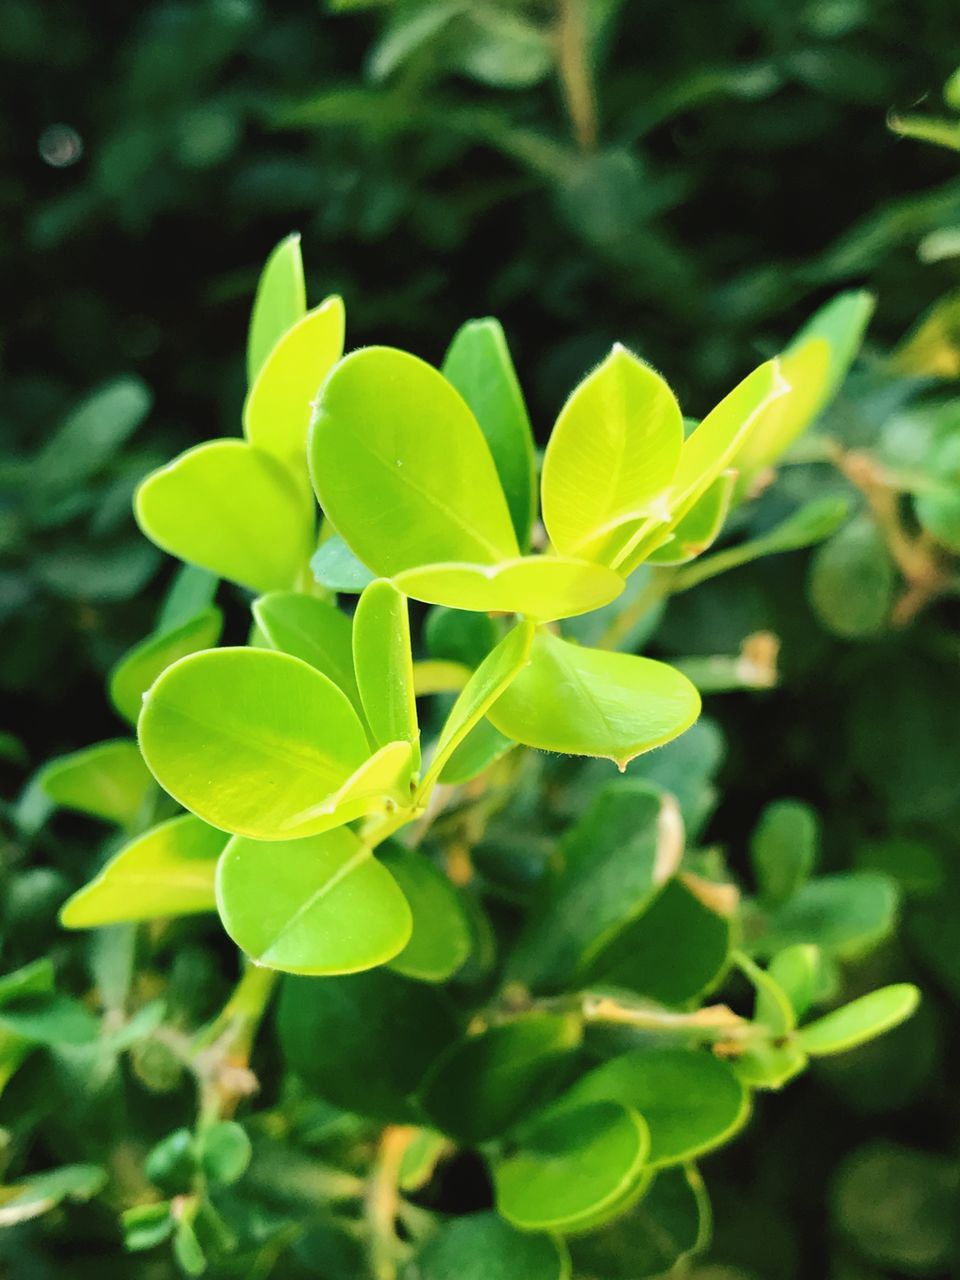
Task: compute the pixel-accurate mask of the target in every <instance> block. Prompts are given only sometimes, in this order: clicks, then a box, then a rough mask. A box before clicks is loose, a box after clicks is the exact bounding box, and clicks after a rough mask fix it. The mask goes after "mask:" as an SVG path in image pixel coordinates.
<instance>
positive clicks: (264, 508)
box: [134, 440, 313, 591]
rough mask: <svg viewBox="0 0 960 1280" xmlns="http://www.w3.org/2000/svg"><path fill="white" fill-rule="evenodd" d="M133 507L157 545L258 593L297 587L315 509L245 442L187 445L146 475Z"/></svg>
mask: <svg viewBox="0 0 960 1280" xmlns="http://www.w3.org/2000/svg"><path fill="white" fill-rule="evenodd" d="M134 510H135V512H136V517H137V522H138V524H139V525H140V528H141V529H142V530H143V532H144V533H145V534H146V535H147V537H148V538H150V539H151V541H153V542H155V543H156V544H157V546H158V547H161V548H162V549H163V550H164V551H168V552H169V553H170V554H171V555H174V556H179V558H180V559H181V560H188V561H190V563H192V564H197V565H201V566H202V567H203V568H205V569H210V570H211V571H212V572H213V573H216V574H218V575H219V576H220V577H221V578H229V579H230V581H231V582H236V583H239V584H240V586H242V587H249V588H250V589H251V590H252V591H275V590H278V589H282V588H286V587H291V586H293V584H294V582H295V581H296V579H297V577H298V575H299V573H300V571H301V570H302V569H303V567H304V566H305V565H306V562H307V557H308V556H309V554H310V545H309V544H310V536H311V533H312V527H313V513H312V511H310V509H309V506H308V504H307V502H306V500H305V498H304V496H303V495H302V494H301V493H299V492H298V491H297V486H296V482H295V480H294V479H293V478H292V476H291V475H290V474H289V473H288V471H287V470H286V468H285V467H283V466H282V465H281V464H280V463H279V462H278V461H277V460H276V458H273V457H271V456H270V455H269V454H267V453H263V452H262V451H261V450H260V449H254V448H253V447H252V446H251V445H249V444H247V443H246V442H245V441H243V440H211V441H210V442H209V443H208V444H201V445H198V446H197V447H196V448H195V449H188V450H187V452H186V453H182V454H181V455H180V456H179V458H175V459H174V460H173V462H171V463H169V464H168V465H167V466H165V467H161V468H160V470H159V471H154V472H153V473H152V474H151V475H149V476H147V478H146V480H144V482H143V484H141V486H140V488H139V489H138V490H137V495H136V499H135V503H134ZM264 530H269V536H265V535H264V532H263V531H264Z"/></svg>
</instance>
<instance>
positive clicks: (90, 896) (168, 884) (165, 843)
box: [60, 814, 227, 929]
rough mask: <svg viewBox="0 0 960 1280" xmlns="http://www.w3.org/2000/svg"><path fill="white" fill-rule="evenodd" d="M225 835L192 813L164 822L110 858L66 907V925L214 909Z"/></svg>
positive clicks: (62, 916) (91, 925) (63, 917)
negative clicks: (218, 870) (218, 863)
mask: <svg viewBox="0 0 960 1280" xmlns="http://www.w3.org/2000/svg"><path fill="white" fill-rule="evenodd" d="M226 840H227V837H226V836H225V835H224V833H223V832H222V831H217V830H216V829H215V828H213V827H209V826H207V824H206V823H205V822H201V821H200V819H199V818H195V817H194V816H193V815H192V814H184V815H181V816H180V817H179V818H172V819H171V820H170V821H169V822H162V823H161V824H160V825H159V826H157V827H153V828H152V829H151V830H150V831H147V832H146V833H145V834H144V835H142V836H139V837H138V838H137V839H136V840H133V841H132V842H131V843H130V844H128V845H126V846H125V847H124V848H123V849H121V850H120V852H119V853H118V854H115V856H114V857H112V858H111V859H110V861H109V862H108V863H107V865H106V866H105V867H104V868H103V870H102V871H101V872H100V873H99V874H98V875H97V876H96V877H95V878H94V879H93V880H91V882H90V883H89V884H88V885H85V886H84V887H83V888H82V889H81V890H80V891H79V892H78V893H75V894H74V895H73V897H72V898H70V900H69V901H68V902H67V904H66V905H65V906H64V908H63V910H62V911H61V913H60V921H61V923H62V924H63V925H64V926H65V927H66V928H68V929H92V928H99V927H100V926H102V925H106V924H116V923H118V922H121V921H127V920H154V919H157V918H160V917H163V916H183V915H192V914H193V913H194V912H198V911H213V910H215V908H216V899H215V895H214V888H213V883H214V876H215V874H216V869H217V859H218V858H219V856H220V854H221V852H222V851H223V846H224V844H225V843H226Z"/></svg>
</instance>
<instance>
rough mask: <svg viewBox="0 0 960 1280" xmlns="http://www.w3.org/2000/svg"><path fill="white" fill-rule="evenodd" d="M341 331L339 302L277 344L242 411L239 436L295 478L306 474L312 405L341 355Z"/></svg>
mask: <svg viewBox="0 0 960 1280" xmlns="http://www.w3.org/2000/svg"><path fill="white" fill-rule="evenodd" d="M343 329H344V313H343V300H342V299H341V298H338V297H336V296H334V297H331V298H327V299H326V300H325V301H324V302H322V303H321V304H320V306H319V307H316V308H315V309H314V310H313V311H311V312H310V313H309V314H308V315H305V316H304V317H303V318H302V319H301V320H298V321H297V323H296V324H294V325H293V327H292V328H291V329H289V330H288V331H287V332H286V333H285V334H284V335H283V336H282V337H281V338H280V340H279V342H277V344H276V346H275V347H274V348H273V350H272V351H271V352H270V354H269V356H268V357H267V359H266V360H265V361H264V363H263V366H262V367H261V369H260V372H259V373H258V374H257V377H256V381H255V382H254V384H253V386H252V387H251V388H250V392H249V394H248V396H247V400H246V403H245V404H244V406H243V434H244V435H245V436H246V437H247V439H248V440H249V441H250V443H251V444H252V445H256V446H257V448H258V449H263V450H265V451H266V452H267V453H272V454H273V455H274V456H275V457H277V458H279V459H280V461H281V462H284V463H286V465H287V466H288V467H290V469H291V471H292V472H293V473H294V475H297V476H300V475H302V474H303V475H305V472H306V466H307V430H308V428H309V426H310V418H311V417H312V415H313V402H314V400H315V399H316V396H317V392H318V391H319V390H320V386H321V384H322V382H323V380H324V378H325V377H326V376H327V374H328V373H329V372H330V370H331V369H332V368H333V366H334V365H335V364H336V363H337V361H338V360H339V359H340V357H341V356H342V355H343Z"/></svg>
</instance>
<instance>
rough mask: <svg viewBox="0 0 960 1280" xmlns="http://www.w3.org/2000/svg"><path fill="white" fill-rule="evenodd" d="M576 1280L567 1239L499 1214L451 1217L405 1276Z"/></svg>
mask: <svg viewBox="0 0 960 1280" xmlns="http://www.w3.org/2000/svg"><path fill="white" fill-rule="evenodd" d="M520 1276H522V1277H523V1280H570V1259H569V1257H568V1256H567V1252H566V1249H565V1248H564V1245H563V1242H562V1241H561V1240H558V1239H555V1238H553V1237H551V1236H547V1235H535V1234H533V1233H531V1232H528V1231H518V1230H517V1229H516V1228H515V1227H512V1226H511V1225H510V1224H509V1223H508V1222H504V1220H503V1219H502V1218H501V1217H500V1216H499V1214H496V1213H471V1214H468V1215H467V1216H466V1217H463V1218H452V1219H449V1220H448V1221H446V1222H445V1223H444V1224H443V1225H442V1226H441V1227H440V1230H439V1231H438V1232H437V1233H436V1234H435V1235H432V1236H431V1237H430V1239H429V1240H428V1241H427V1243H426V1245H424V1247H423V1248H422V1249H420V1250H419V1251H418V1252H417V1254H416V1256H415V1257H414V1260H413V1262H412V1263H411V1264H410V1268H409V1270H408V1272H406V1273H404V1280H517V1278H518V1277H520Z"/></svg>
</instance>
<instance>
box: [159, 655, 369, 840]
mask: <svg viewBox="0 0 960 1280" xmlns="http://www.w3.org/2000/svg"><path fill="white" fill-rule="evenodd" d="M139 731H140V746H141V749H142V751H143V755H144V759H145V760H146V761H147V764H148V765H149V766H150V769H151V770H152V771H153V773H154V776H155V777H156V778H157V780H158V781H159V782H160V784H161V785H162V786H163V787H165V788H166V790H167V791H169V792H170V794H171V795H172V796H173V797H174V799H176V800H179V802H180V803H181V804H182V805H184V807H185V808H187V809H190V810H191V811H192V812H194V813H196V814H197V816H198V817H200V818H203V819H204V821H205V822H209V823H211V825H212V826H215V827H220V828H221V829H222V830H224V831H231V832H233V833H234V834H237V835H248V836H252V837H253V839H255V840H289V839H293V838H295V837H297V836H307V835H311V834H315V833H317V832H318V831H322V830H325V829H327V828H328V827H330V826H335V825H338V824H337V822H336V821H333V820H332V819H331V816H330V814H329V812H325V810H324V797H330V796H331V795H332V794H333V793H335V792H337V791H338V790H339V789H340V788H341V787H343V785H344V784H345V783H346V782H347V781H348V779H349V778H350V776H351V774H353V773H354V771H355V770H357V769H359V768H360V767H361V766H362V765H364V763H365V762H366V761H367V758H368V750H369V749H368V746H367V739H366V734H365V733H364V731H363V728H362V726H361V724H360V721H359V720H358V718H357V714H356V712H355V711H354V709H353V707H352V706H351V705H350V702H349V701H348V699H347V697H346V695H345V694H343V693H341V691H340V690H339V689H338V688H337V686H336V685H335V684H333V682H332V681H330V680H328V679H327V678H326V676H323V675H321V674H320V672H319V671H316V670H314V668H313V667H310V666H308V665H307V663H305V662H301V661H300V659H299V658H293V657H291V656H289V655H288V654H282V653H275V652H272V651H271V650H267V649H214V650H210V651H208V652H206V653H197V654H193V655H192V656H190V657H188V658H181V660H180V661H179V662H177V663H174V665H173V666H172V667H168V668H167V670H166V671H165V672H164V673H163V675H162V676H161V677H160V679H159V680H158V681H157V683H156V684H155V685H154V686H153V688H152V689H151V691H150V693H149V694H148V695H147V698H146V699H145V701H144V705H143V711H142V713H141V716H140V728H139ZM363 812H365V809H364V808H363V807H361V808H360V809H359V810H358V812H351V813H350V815H349V818H348V817H346V816H345V817H343V818H342V819H341V821H349V820H350V819H352V818H355V817H358V816H360V814H361V813H363Z"/></svg>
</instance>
